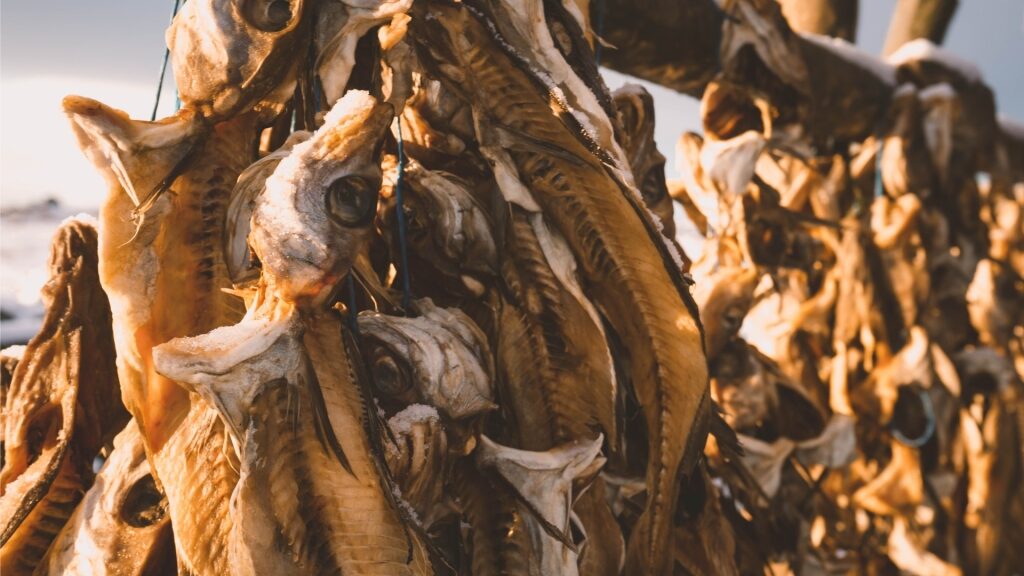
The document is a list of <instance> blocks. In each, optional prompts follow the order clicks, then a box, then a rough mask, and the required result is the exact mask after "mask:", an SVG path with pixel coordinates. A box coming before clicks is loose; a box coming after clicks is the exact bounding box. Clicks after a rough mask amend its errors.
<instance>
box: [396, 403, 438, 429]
mask: <svg viewBox="0 0 1024 576" xmlns="http://www.w3.org/2000/svg"><path fill="white" fill-rule="evenodd" d="M440 419H441V416H440V415H439V414H438V413H437V408H434V407H433V406H428V405H427V404H410V405H408V406H406V407H405V408H404V409H403V410H402V411H401V412H399V413H397V414H395V415H394V416H392V417H391V418H390V419H389V420H388V427H389V428H391V431H392V432H394V433H395V436H401V435H404V434H409V433H410V432H412V427H413V426H415V425H416V424H419V423H420V422H436V421H438V420H440Z"/></svg>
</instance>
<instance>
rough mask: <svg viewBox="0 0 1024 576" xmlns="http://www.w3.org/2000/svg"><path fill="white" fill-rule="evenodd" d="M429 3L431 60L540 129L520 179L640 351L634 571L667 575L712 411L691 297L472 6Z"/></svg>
mask: <svg viewBox="0 0 1024 576" xmlns="http://www.w3.org/2000/svg"><path fill="white" fill-rule="evenodd" d="M422 10H423V12H421V13H420V15H421V17H420V18H415V17H414V18H413V26H412V27H411V30H412V31H413V32H414V35H415V36H416V37H417V41H418V42H421V43H422V46H421V48H422V49H421V58H423V59H424V60H427V59H428V58H431V59H433V60H435V62H434V64H435V66H436V68H437V69H438V70H439V71H440V72H441V73H442V74H443V75H445V80H446V81H447V82H448V83H449V84H451V85H454V86H455V87H457V88H459V90H460V92H461V93H463V94H468V97H469V99H470V101H471V103H472V104H473V105H474V106H476V107H477V108H478V110H477V111H478V114H479V115H480V117H481V121H483V122H492V123H495V124H498V125H501V126H503V127H504V128H505V129H506V130H507V131H508V132H513V133H518V134H529V135H530V137H531V140H530V141H526V140H525V139H523V141H522V142H520V143H519V146H509V147H508V148H509V153H510V155H511V157H512V159H513V160H514V162H515V165H516V168H517V169H518V172H519V175H520V178H521V179H522V180H523V183H524V184H525V185H526V187H527V188H528V189H529V190H530V192H531V193H532V194H533V196H534V198H535V200H536V201H537V202H538V203H539V204H540V205H541V207H542V208H543V209H544V212H545V216H546V217H547V218H548V219H549V220H550V221H551V223H552V224H553V225H554V228H555V229H557V230H558V231H559V232H561V233H562V235H563V236H564V237H565V239H566V240H567V241H568V243H569V245H570V247H571V248H572V251H573V253H574V254H575V255H576V257H577V259H578V261H579V264H580V268H581V269H580V273H581V276H582V277H583V278H584V281H585V285H584V290H585V291H586V292H588V293H589V295H591V296H592V297H593V298H594V300H595V302H596V304H597V305H598V306H599V307H600V308H601V309H602V310H603V312H604V313H605V314H606V315H607V316H608V318H609V320H610V322H611V324H612V326H613V328H614V329H615V331H616V332H617V333H618V335H619V337H620V338H621V340H622V341H623V343H624V344H625V347H626V349H627V351H628V353H629V356H630V365H631V373H632V376H633V385H634V387H635V389H636V392H637V395H638V398H639V400H640V404H641V405H642V407H643V409H644V414H645V417H646V420H647V429H648V444H649V446H648V450H649V463H648V470H647V485H648V501H647V505H646V509H645V511H644V514H643V516H642V517H641V519H640V521H639V523H638V526H637V528H636V530H635V531H634V533H633V534H632V535H631V537H630V545H629V551H628V556H627V564H626V570H627V572H630V573H638V574H639V573H655V574H660V573H665V572H666V571H667V570H669V568H670V561H671V557H670V554H671V553H670V550H671V548H672V547H671V543H672V529H671V517H672V512H673V509H674V507H675V503H676V499H677V493H678V486H677V484H678V480H679V478H678V476H679V474H680V472H685V470H683V468H684V466H683V464H684V461H685V464H686V465H687V466H692V465H693V464H694V463H695V462H696V459H697V457H698V456H699V454H700V451H701V450H702V448H703V444H704V437H705V435H706V430H707V423H708V421H709V417H710V412H709V411H708V410H709V406H710V402H709V400H708V397H707V396H708V378H707V366H706V362H705V359H704V353H703V348H702V342H701V334H700V329H699V326H698V323H697V320H696V319H695V318H694V316H693V313H692V311H691V310H692V302H689V301H688V298H689V295H688V294H686V293H685V288H683V287H682V286H681V282H680V281H679V280H678V279H676V278H673V276H672V274H673V273H672V272H671V271H670V270H669V267H670V266H671V264H667V263H666V261H665V260H666V258H665V256H663V252H662V251H661V250H659V247H658V246H657V245H656V244H655V242H657V241H660V239H656V238H652V235H651V234H649V230H650V226H649V223H648V222H645V221H644V218H645V216H644V215H642V214H640V213H639V211H638V210H637V209H636V207H635V206H634V205H633V204H631V203H630V201H629V199H627V198H626V194H627V193H628V192H626V191H624V190H622V189H621V188H620V187H619V185H618V183H617V182H616V181H614V180H613V179H612V178H611V177H610V176H609V175H608V173H607V172H606V171H605V169H604V167H603V166H602V165H601V164H600V162H599V161H598V160H597V159H595V158H594V156H593V155H592V154H591V152H590V151H589V150H587V149H586V148H585V147H584V146H583V144H581V143H580V141H579V140H578V139H577V138H576V136H574V135H573V134H572V133H571V132H570V131H569V130H568V129H567V128H566V126H565V125H563V124H562V122H561V121H560V120H559V118H558V117H557V116H555V115H554V114H553V113H552V112H551V108H550V107H549V102H548V101H546V100H545V99H544V98H542V97H540V96H539V94H538V89H537V88H536V87H535V86H534V85H533V84H532V81H531V79H530V78H529V77H528V76H527V75H526V74H525V73H524V72H522V71H521V70H519V69H517V68H516V66H515V64H514V62H513V61H511V60H510V59H509V58H508V57H507V56H505V55H504V54H503V53H502V52H501V48H500V47H499V45H498V43H497V42H495V40H494V38H493V36H492V34H491V33H490V32H489V31H487V30H485V28H484V27H483V26H482V25H481V24H479V23H478V22H476V21H475V20H473V19H472V18H471V17H470V16H469V15H468V14H467V11H466V10H460V9H459V8H450V7H446V6H441V5H439V4H429V5H424V7H423V8H422ZM437 60H442V62H440V63H438V62H436V61H437ZM445 60H447V61H445ZM538 141H540V142H543V145H538V144H537V142H538ZM553 150H558V152H553ZM676 275H678V271H676Z"/></svg>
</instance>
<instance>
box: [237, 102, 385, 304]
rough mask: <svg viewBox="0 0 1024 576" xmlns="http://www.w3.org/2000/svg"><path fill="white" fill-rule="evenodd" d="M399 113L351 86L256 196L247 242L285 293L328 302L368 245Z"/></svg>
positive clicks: (269, 279)
mask: <svg viewBox="0 0 1024 576" xmlns="http://www.w3.org/2000/svg"><path fill="white" fill-rule="evenodd" d="M393 116H394V110H393V109H392V107H391V105H390V104H386V103H381V102H379V101H378V100H377V99H375V98H374V97H372V96H370V95H369V94H368V93H366V92H361V91H351V92H349V93H348V94H347V95H346V96H345V97H344V98H342V99H341V100H339V101H338V103H337V104H336V105H335V106H334V108H333V109H332V110H331V112H330V113H329V114H327V116H326V118H325V122H324V125H323V126H322V127H321V128H320V129H319V130H317V131H316V133H314V134H313V135H312V136H311V137H310V138H309V139H308V140H306V141H305V142H302V143H301V144H298V145H296V146H295V147H294V148H293V149H292V151H291V153H290V154H289V155H288V156H287V157H286V158H285V159H283V160H282V161H281V163H280V164H279V165H278V166H277V168H276V169H275V170H274V173H273V174H272V175H271V176H270V178H268V179H267V182H266V187H265V189H264V191H263V193H262V194H261V195H260V196H259V197H258V198H257V199H256V202H255V208H254V210H253V215H252V221H251V223H252V229H251V232H250V234H249V242H250V244H251V245H252V248H253V250H254V252H255V253H256V256H257V258H258V259H259V261H260V263H261V265H262V268H263V275H264V278H265V279H266V281H267V282H268V284H269V286H270V287H271V289H272V290H274V291H275V292H276V293H277V295H278V296H279V297H281V298H282V299H284V300H286V301H288V302H291V303H294V304H297V305H299V306H318V305H320V304H323V303H324V302H326V301H327V300H328V299H329V298H330V296H331V295H332V294H333V292H334V289H335V288H336V286H337V284H338V282H339V280H340V279H341V278H343V277H344V276H345V275H346V274H347V273H348V272H349V269H350V268H351V266H352V262H353V260H354V259H355V257H356V255H357V254H358V253H359V252H360V251H361V250H362V249H363V247H364V245H365V243H366V242H367V240H368V238H369V236H370V233H371V229H372V224H373V219H374V215H375V214H376V209H377V197H378V195H379V191H380V185H381V169H380V162H379V160H380V152H381V148H382V146H383V143H384V139H385V137H386V135H387V130H388V126H389V125H390V124H391V120H392V117H393Z"/></svg>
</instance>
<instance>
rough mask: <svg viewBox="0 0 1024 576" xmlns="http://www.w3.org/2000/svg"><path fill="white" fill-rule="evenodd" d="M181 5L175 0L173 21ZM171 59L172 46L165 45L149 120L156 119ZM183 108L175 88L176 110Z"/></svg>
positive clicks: (172, 13) (172, 12) (172, 14)
mask: <svg viewBox="0 0 1024 576" xmlns="http://www.w3.org/2000/svg"><path fill="white" fill-rule="evenodd" d="M179 7H181V0H174V10H173V11H171V22H172V23H173V22H174V17H175V16H177V15H178V8H179ZM170 59H171V48H170V46H166V47H164V61H163V64H161V65H160V81H159V82H157V83H156V101H155V102H153V113H152V114H150V115H149V121H150V122H153V121H155V120H156V111H157V108H159V107H160V94H161V93H162V92H163V90H164V78H166V77H167V62H168V61H170ZM180 109H181V99H179V98H178V90H177V89H175V90H174V111H175V112H177V111H178V110H180Z"/></svg>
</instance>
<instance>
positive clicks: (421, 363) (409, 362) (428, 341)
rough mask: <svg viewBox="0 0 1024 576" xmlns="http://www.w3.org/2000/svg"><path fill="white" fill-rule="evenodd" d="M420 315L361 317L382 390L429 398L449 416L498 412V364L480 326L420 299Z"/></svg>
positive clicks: (361, 328) (404, 396) (369, 360)
mask: <svg viewBox="0 0 1024 576" xmlns="http://www.w3.org/2000/svg"><path fill="white" fill-rule="evenodd" d="M414 306H415V310H416V311H417V312H418V314H419V316H417V317H415V318H403V317H399V316H386V315H383V314H376V313H372V312H363V313H361V314H360V315H359V320H358V321H359V332H360V333H361V334H362V335H363V337H364V338H365V339H366V341H367V344H366V345H365V352H364V354H365V355H366V356H367V363H368V364H369V366H370V371H371V373H372V374H373V381H374V384H375V385H376V386H377V388H378V389H379V390H380V391H381V392H382V393H383V394H384V395H385V396H386V397H389V398H392V399H401V400H407V401H411V402H425V403H427V404H429V405H431V406H433V407H435V408H437V409H438V410H440V411H441V413H442V414H444V415H445V416H447V417H448V418H453V419H463V418H468V417H471V416H475V415H478V414H481V413H484V412H488V411H490V410H493V409H494V408H495V407H496V405H495V404H494V389H493V379H494V367H493V366H492V360H491V356H490V348H489V347H488V345H487V340H486V337H485V336H484V334H483V333H482V332H481V331H480V329H479V328H478V327H477V326H476V324H474V323H473V321H472V320H470V319H469V317H468V316H466V315H465V314H464V313H463V312H461V311H459V310H457V309H444V308H438V307H436V306H434V304H433V303H432V302H431V301H430V300H429V299H424V300H418V301H416V302H415V303H414Z"/></svg>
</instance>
